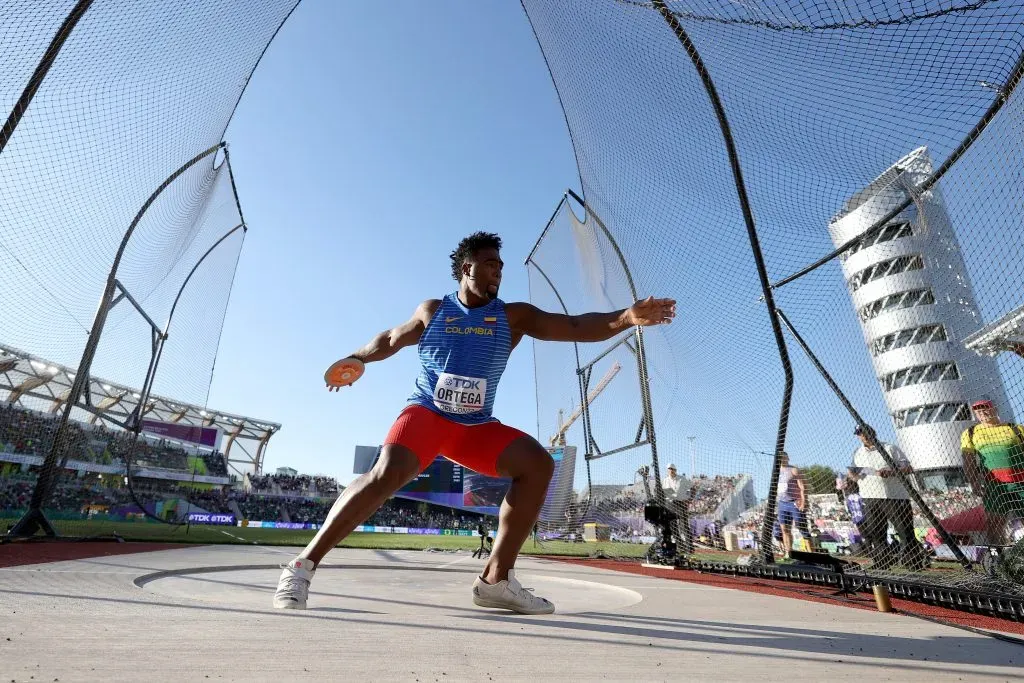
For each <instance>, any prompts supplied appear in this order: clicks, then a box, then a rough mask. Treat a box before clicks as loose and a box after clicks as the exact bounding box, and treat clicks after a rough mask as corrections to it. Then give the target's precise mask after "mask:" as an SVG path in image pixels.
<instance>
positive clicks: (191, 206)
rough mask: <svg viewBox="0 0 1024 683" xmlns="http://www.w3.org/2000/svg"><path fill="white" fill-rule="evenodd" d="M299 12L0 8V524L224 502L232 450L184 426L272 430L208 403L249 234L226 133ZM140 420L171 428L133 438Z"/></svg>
mask: <svg viewBox="0 0 1024 683" xmlns="http://www.w3.org/2000/svg"><path fill="white" fill-rule="evenodd" d="M296 4H297V3H296V1H295V0H282V1H279V2H269V3H262V4H261V5H260V6H259V8H258V9H254V8H253V7H252V6H250V5H248V4H246V3H241V2H236V1H231V0H210V1H206V2H201V3H196V4H193V5H191V6H189V7H188V8H182V7H180V6H178V5H176V4H173V3H171V4H168V3H161V2H148V1H146V2H137V3H130V4H125V3H118V2H110V1H105V0H94V1H93V2H91V3H90V2H59V3H48V4H47V5H46V6H40V5H39V3H24V2H15V3H13V4H11V3H7V4H6V5H5V7H4V8H3V9H2V10H0V40H2V42H0V45H2V48H0V54H2V55H3V63H4V66H5V68H4V73H3V74H2V75H0V107H2V110H3V112H4V115H5V116H7V118H6V121H7V123H6V125H5V127H4V129H3V135H2V136H0V178H3V182H2V183H0V253H2V254H3V258H0V346H2V347H3V349H4V352H3V353H2V354H0V400H2V401H3V402H4V409H3V410H4V412H3V415H0V421H2V424H0V429H2V430H3V431H2V432H0V450H2V451H3V455H2V456H0V466H2V468H3V474H4V476H5V479H4V480H2V484H3V488H4V491H5V494H4V496H3V497H2V498H0V517H3V518H4V519H6V520H13V519H16V518H17V517H18V516H19V515H20V514H21V513H22V512H24V510H25V509H26V507H28V506H29V505H30V503H31V504H32V505H39V506H40V507H41V508H42V509H43V510H45V511H46V513H47V515H48V516H49V518H50V519H51V520H54V521H55V524H56V525H57V526H58V528H63V530H65V531H69V532H71V533H100V532H108V531H121V532H122V533H123V532H124V527H123V526H115V525H114V524H113V523H114V522H115V521H124V520H125V519H128V518H131V517H132V516H142V515H143V510H140V509H139V508H140V506H141V508H143V509H144V510H145V514H147V515H150V516H156V517H160V518H164V519H169V520H179V519H182V518H184V515H185V513H186V512H187V511H188V510H189V509H190V505H192V506H198V507H199V508H201V509H205V510H208V511H210V512H228V511H229V509H228V507H227V504H226V500H225V499H224V497H223V496H222V495H221V494H220V493H219V491H220V489H221V487H223V486H225V485H226V484H228V483H230V479H229V477H228V469H227V466H226V462H225V458H224V457H223V455H222V454H221V453H220V452H218V451H217V450H216V446H214V445H212V444H205V445H204V446H203V447H200V448H196V447H195V446H193V445H189V443H188V438H192V437H191V436H190V437H188V438H185V437H183V436H182V433H181V431H180V430H185V429H189V428H192V429H193V430H198V429H200V428H203V427H207V428H209V427H212V426H214V425H215V426H217V427H218V428H219V429H221V437H222V441H221V443H222V444H225V443H230V442H231V440H230V439H228V440H227V441H224V439H223V437H226V436H228V435H229V434H230V432H233V431H236V425H237V427H238V428H237V431H238V434H237V436H238V437H239V438H240V439H259V438H261V437H262V436H263V435H264V434H265V435H266V436H267V437H269V434H271V433H273V430H274V429H276V427H277V426H276V425H263V426H258V425H253V424H249V425H248V426H245V425H244V422H245V421H244V420H240V419H237V420H236V419H235V418H233V417H226V416H223V415H217V414H213V413H212V412H211V413H207V412H206V411H205V410H204V407H205V406H206V400H207V394H208V390H209V385H210V381H211V376H212V372H213V367H214V362H215V358H216V354H217V347H218V344H219V341H220V332H221V329H222V326H223V320H224V313H225V310H226V306H227V303H228V297H229V294H230V291H231V284H232V281H233V277H234V272H235V267H236V264H237V261H238V258H239V254H240V250H241V246H242V241H243V238H244V234H245V227H244V220H243V217H242V215H241V208H240V204H239V201H238V197H237V195H236V193H235V188H234V183H233V180H232V178H231V171H230V165H229V163H228V161H227V158H226V152H225V145H224V143H223V142H222V139H223V135H224V132H225V129H226V128H227V125H228V122H229V121H230V119H231V116H232V114H233V112H234V110H235V107H236V105H237V103H238V100H239V98H240V97H241V95H242V91H243V90H244V88H245V86H246V84H247V83H248V79H249V77H250V75H251V73H252V71H253V69H254V68H255V67H256V64H257V63H258V61H259V59H260V57H261V56H262V54H263V52H264V50H265V49H266V48H267V45H268V44H269V42H270V40H271V39H272V38H273V36H274V35H275V33H276V32H277V30H278V28H279V27H280V26H281V24H282V22H283V21H284V20H285V19H286V18H287V16H288V15H289V13H290V12H291V11H292V10H293V9H294V7H295V5H296ZM62 25H63V29H61V27H62ZM44 55H49V56H50V57H52V59H47V58H44ZM33 73H35V74H36V78H35V79H33V78H32V75H33ZM8 112H10V114H9V115H8ZM112 272H113V277H114V279H113V280H110V279H108V278H109V277H110V274H111V273H112ZM98 309H99V311H100V312H101V314H102V312H104V311H105V312H106V319H105V320H103V321H102V323H103V324H102V326H97V325H95V321H97V320H98V319H99V318H100V317H102V315H100V316H98V314H97V310H98ZM172 313H173V315H172ZM94 327H95V328H96V329H97V330H100V329H101V331H102V334H101V335H99V336H98V337H96V336H94V339H97V340H98V343H97V344H96V345H95V348H94V349H90V348H88V346H89V345H88V344H87V340H88V339H89V337H90V331H91V330H93V329H94ZM165 334H166V337H165V338H163V340H162V341H161V335H165ZM157 351H159V353H157ZM83 360H84V361H86V362H87V363H88V369H89V372H88V374H87V375H86V374H82V376H81V377H79V374H81V373H80V372H79V369H80V368H82V367H85V366H83V365H82V363H83ZM79 390H81V392H80V393H81V396H80V397H79V398H78V400H77V401H75V400H74V399H75V396H74V394H75V393H78V392H79ZM69 397H70V399H71V400H69ZM69 405H71V406H72V407H71V408H70V409H69V408H68V406H69ZM65 415H66V416H67V418H68V419H67V420H66V421H65V424H64V426H63V427H61V426H60V425H61V424H62V418H64V417H65ZM141 420H150V421H153V422H159V423H163V424H164V425H168V424H172V425H175V427H174V429H178V430H179V431H178V432H175V433H173V434H171V433H169V432H168V433H165V432H160V431H159V429H164V428H162V427H161V428H159V429H157V431H156V432H154V431H153V429H154V428H153V427H147V428H146V430H147V432H151V434H150V435H148V436H143V437H140V438H138V439H136V438H135V436H134V435H133V433H132V427H133V426H137V425H138V424H139V423H140V421H141ZM233 420H235V421H234V422H233ZM250 422H251V421H250ZM243 427H245V428H244V429H243ZM126 428H127V430H126ZM171 431H172V432H173V431H174V430H173V429H172V430H171ZM158 432H159V435H154V434H158ZM192 436H194V434H193V435H192ZM55 442H56V443H55ZM51 455H56V456H57V457H56V459H53V458H51V459H49V460H47V457H48V456H51ZM126 463H127V464H128V465H130V469H129V470H128V471H130V472H131V473H133V475H134V476H132V477H130V478H126V476H125V475H126V474H127V473H128V472H126ZM51 468H52V469H51ZM51 474H56V476H54V477H51V476H50V475H51ZM129 479H131V480H133V481H129ZM37 481H43V482H46V481H49V482H50V486H49V487H45V486H39V487H37V486H36V482H37ZM129 484H131V486H129ZM29 489H31V490H33V491H35V492H36V501H35V502H34V503H33V501H32V500H31V494H30V495H29V497H28V498H26V495H25V492H26V491H28V490H29ZM130 489H134V491H132V490H130ZM193 499H194V500H193ZM190 500H192V503H190V502H189V501H190ZM86 517H88V518H90V520H91V523H90V524H88V525H84V526H83V524H82V523H81V522H80V520H82V519H83V518H86ZM107 519H109V520H110V521H111V525H110V526H106V525H105V524H104V520H107ZM129 526H130V525H129ZM140 528H141V527H140ZM153 533H154V532H152V531H149V532H145V531H143V532H140V534H139V535H142V536H147V535H153ZM129 535H131V534H129Z"/></svg>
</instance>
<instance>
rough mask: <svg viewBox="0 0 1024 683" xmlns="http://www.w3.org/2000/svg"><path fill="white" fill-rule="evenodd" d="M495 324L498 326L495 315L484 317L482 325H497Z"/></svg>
mask: <svg viewBox="0 0 1024 683" xmlns="http://www.w3.org/2000/svg"><path fill="white" fill-rule="evenodd" d="M497 324H498V316H496V315H489V316H485V317H484V325H497Z"/></svg>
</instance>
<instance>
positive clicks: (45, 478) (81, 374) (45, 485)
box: [9, 142, 225, 537]
mask: <svg viewBox="0 0 1024 683" xmlns="http://www.w3.org/2000/svg"><path fill="white" fill-rule="evenodd" d="M224 147H225V143H224V142H219V143H217V144H216V145H214V146H212V147H210V148H209V149H207V150H204V151H203V152H200V153H199V154H197V155H196V156H194V157H193V158H192V159H189V160H188V161H187V162H185V163H184V164H183V165H182V166H180V167H179V168H178V169H177V170H175V171H174V172H173V173H171V175H169V176H168V177H167V179H166V180H164V181H163V182H162V183H161V184H160V185H159V186H158V187H157V188H156V189H155V190H154V191H153V193H152V194H150V196H149V197H148V198H147V199H146V201H145V203H144V204H143V205H142V207H141V208H140V209H139V211H138V212H137V213H136V214H135V217H134V218H133V219H132V222H131V224H130V225H129V226H128V229H127V230H126V231H125V233H124V236H123V237H122V238H121V244H120V246H119V247H118V250H117V253H116V254H115V255H114V260H113V263H112V265H111V267H110V272H109V273H108V275H107V284H106V286H105V287H104V290H103V294H102V296H101V297H100V304H99V307H98V308H97V310H96V317H95V318H94V320H93V324H92V328H91V330H90V332H89V338H88V339H87V341H86V343H85V349H84V350H83V351H82V357H81V360H80V362H79V364H78V369H77V371H76V372H75V379H74V382H73V383H72V385H71V389H69V391H68V395H67V398H66V399H65V400H64V412H63V413H61V416H60V422H59V424H58V426H57V431H56V433H55V434H54V437H53V442H52V444H51V446H50V451H49V452H48V453H47V455H46V459H45V460H44V461H43V467H42V471H41V472H40V473H39V478H38V480H37V481H36V487H35V489H34V490H33V492H32V500H31V502H30V503H29V509H28V511H27V512H26V513H25V515H24V516H23V517H22V518H21V519H20V520H19V521H18V522H17V523H16V524H15V525H14V526H13V527H12V528H11V530H10V532H9V535H10V536H20V537H28V536H34V535H35V534H36V532H38V531H40V530H42V531H43V533H44V534H45V535H47V536H51V537H52V536H56V535H57V534H56V531H54V529H53V527H52V525H50V523H49V521H48V520H47V519H46V516H45V514H44V513H43V505H44V504H45V503H46V501H47V500H49V498H50V494H51V492H52V489H53V487H54V486H55V485H56V482H57V477H58V475H59V467H58V466H59V464H61V463H63V462H64V461H66V459H67V453H66V452H65V451H66V450H67V448H66V446H67V441H68V437H69V430H70V422H71V412H72V410H74V409H75V408H83V409H86V410H88V409H89V407H90V406H91V401H90V400H88V398H87V401H86V405H85V406H82V405H80V404H79V401H80V399H81V398H82V395H83V394H85V393H86V391H87V389H88V384H89V373H90V370H91V367H92V362H93V359H94V358H95V356H96V350H97V349H98V347H99V343H100V337H101V336H102V334H103V328H104V326H105V325H106V321H107V315H108V314H109V313H110V310H111V309H112V308H113V306H115V305H116V304H117V303H118V302H119V301H121V300H122V298H128V299H129V301H131V302H132V303H133V305H135V306H136V307H138V303H137V302H136V301H135V300H134V299H132V298H131V295H129V294H128V293H127V291H126V290H124V289H123V287H122V286H121V284H120V282H119V281H118V280H117V270H118V267H119V266H120V264H121V259H122V257H123V256H124V252H125V250H126V249H127V247H128V242H129V240H131V237H132V235H133V234H134V233H135V229H136V228H137V227H138V225H139V223H140V222H141V221H142V218H143V216H145V214H146V212H147V211H148V210H149V207H150V206H152V205H153V202H155V201H156V200H157V198H158V197H159V196H160V195H161V194H162V193H163V191H164V190H165V189H167V187H169V186H170V185H171V183H173V182H174V181H175V180H176V179H177V178H178V177H179V176H181V175H182V174H183V173H185V171H187V170H188V169H190V168H192V167H193V166H195V165H196V164H197V163H199V162H200V161H202V160H203V159H205V158H206V157H208V156H209V155H211V154H213V153H215V152H217V150H219V149H222V148H224ZM222 239H223V238H222ZM218 244H219V242H218ZM208 253H209V252H207V254H208ZM204 258H205V255H204ZM193 272H194V269H193ZM189 276H190V277H191V273H190V274H189ZM186 282H187V280H186ZM180 295H181V292H180V291H179V292H178V296H179V297H180ZM176 303H177V299H176V300H175V304H176ZM140 310H141V308H140ZM143 315H145V313H143ZM145 317H146V319H147V320H148V321H149V323H150V325H154V323H153V321H152V319H151V318H149V316H145ZM160 343H161V345H162V342H160ZM154 368H155V364H154V363H153V362H152V361H151V363H150V370H151V371H152V370H153V369H154ZM144 404H145V401H140V405H144Z"/></svg>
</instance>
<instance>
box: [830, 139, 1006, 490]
mask: <svg viewBox="0 0 1024 683" xmlns="http://www.w3.org/2000/svg"><path fill="white" fill-rule="evenodd" d="M931 173H932V164H931V160H930V158H929V156H928V150H927V148H924V147H921V148H918V149H916V150H914V151H913V152H911V153H910V154H908V155H907V156H905V157H904V158H902V159H900V160H899V161H897V162H896V163H895V164H894V165H893V166H892V167H890V168H889V169H888V170H886V171H885V172H884V173H883V174H882V175H880V176H879V177H878V178H876V179H875V180H874V181H873V182H872V183H871V184H870V185H868V186H867V187H866V188H864V189H863V190H861V191H860V192H858V193H856V194H855V195H854V196H853V197H851V198H850V199H849V201H848V202H847V203H846V206H845V207H844V209H843V212H842V213H840V214H839V215H837V216H836V217H835V218H833V219H832V221H831V222H830V224H829V233H830V234H831V237H832V241H833V243H834V244H835V245H836V246H839V245H841V244H846V243H847V242H850V241H851V240H856V239H857V238H858V237H860V236H862V235H864V233H865V232H866V231H867V230H868V229H869V228H871V227H872V226H873V225H874V224H875V223H876V222H877V221H878V220H880V219H881V218H882V217H883V216H885V215H886V214H888V213H889V212H890V211H892V210H893V209H894V208H896V207H897V206H898V205H899V204H901V203H902V202H904V201H905V200H906V199H907V198H908V197H910V198H912V199H913V202H912V203H911V205H910V206H908V207H907V208H906V209H905V210H904V211H902V212H901V213H900V214H899V215H898V216H897V217H895V218H893V219H892V220H890V221H889V222H888V223H887V224H886V225H885V226H884V227H883V228H882V229H881V231H877V232H875V233H873V234H871V235H867V236H864V237H862V238H861V239H860V241H858V242H855V243H854V246H853V247H852V248H851V249H849V250H847V251H846V252H845V253H844V254H843V256H842V257H841V261H842V268H843V275H844V277H845V278H846V283H847V287H848V289H849V291H850V296H851V298H852V299H853V305H854V308H855V309H856V311H857V316H858V318H859V319H860V323H861V328H862V329H863V331H864V337H865V341H866V342H867V346H868V351H869V353H870V354H871V359H872V361H873V363H874V367H875V372H876V373H877V375H878V381H879V383H880V387H881V390H882V392H883V394H884V396H885V401H886V404H887V406H888V408H889V413H890V415H891V417H892V419H893V422H894V426H895V428H896V434H897V439H898V443H899V446H900V448H901V449H902V450H903V451H904V452H905V453H906V454H907V457H908V458H909V459H910V462H911V464H912V465H913V466H914V468H915V469H916V470H917V471H918V472H921V473H923V478H924V480H925V483H926V485H928V486H929V487H933V485H934V487H940V488H941V487H944V484H954V483H958V481H962V479H960V475H959V469H960V467H961V458H960V434H961V433H962V432H963V430H964V429H966V428H967V427H968V426H969V425H970V424H971V420H972V417H971V413H970V407H969V406H970V403H971V401H974V400H977V399H979V398H988V399H991V400H992V401H994V402H995V403H996V405H997V406H998V408H999V410H1000V413H1001V414H1002V415H1003V416H1004V417H1005V418H1009V417H1011V415H1010V406H1009V403H1008V402H1007V400H1006V392H1005V390H1004V388H1003V382H1002V378H1001V377H1000V375H999V370H998V367H997V366H996V363H995V361H994V360H993V359H991V358H984V357H980V356H977V355H975V354H973V353H971V352H970V351H968V350H967V349H965V348H964V345H963V340H964V338H966V337H967V336H968V335H969V334H971V333H972V332H975V331H977V330H978V329H979V328H980V327H981V326H982V322H981V316H980V314H979V312H978V309H977V306H976V305H975V303H974V296H973V294H972V292H971V285H970V280H969V279H968V277H967V271H966V268H965V267H964V262H963V257H962V256H961V254H960V247H959V244H958V243H957V239H956V235H955V233H954V232H953V227H952V225H951V223H950V220H949V216H948V214H947V213H946V209H945V205H944V203H943V200H942V196H941V193H940V192H939V190H938V188H937V187H933V188H932V189H930V190H928V191H925V192H920V191H919V190H918V189H917V188H918V187H919V186H920V185H921V183H922V182H923V181H924V180H925V179H926V178H928V177H929V176H930V175H931ZM929 471H930V472H931V474H930V475H929ZM930 479H931V480H932V481H931V482H930V483H929V480H930ZM939 480H942V481H939Z"/></svg>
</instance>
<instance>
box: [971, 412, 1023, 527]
mask: <svg viewBox="0 0 1024 683" xmlns="http://www.w3.org/2000/svg"><path fill="white" fill-rule="evenodd" d="M971 410H973V411H974V417H975V419H976V420H977V421H978V424H975V425H971V426H970V427H968V428H967V429H965V430H964V432H963V434H961V435H960V450H961V452H962V454H963V462H964V475H965V476H966V478H967V481H968V483H969V484H970V485H971V488H972V489H973V490H974V493H976V494H977V495H979V496H981V500H982V503H983V505H984V506H985V513H986V514H987V515H988V518H989V523H988V525H987V527H988V528H987V535H988V540H989V543H991V544H993V545H1005V544H1006V543H1008V534H1007V521H1008V520H1010V519H1021V518H1024V430H1022V428H1021V425H1018V424H1013V423H1008V422H1003V421H1002V420H1000V419H999V413H998V411H997V410H996V407H995V405H994V404H993V403H992V401H988V400H982V401H975V402H974V403H973V404H971Z"/></svg>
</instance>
